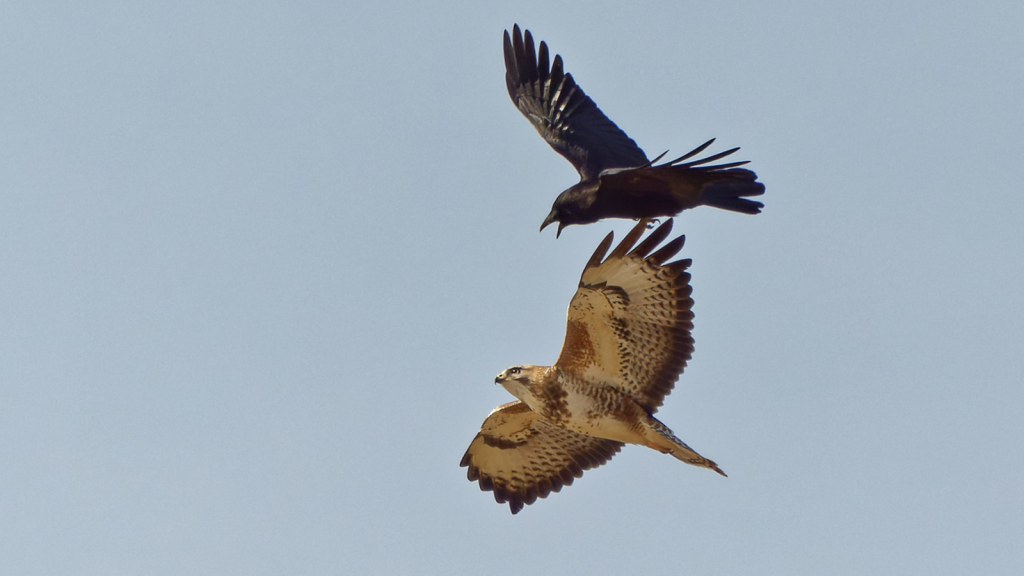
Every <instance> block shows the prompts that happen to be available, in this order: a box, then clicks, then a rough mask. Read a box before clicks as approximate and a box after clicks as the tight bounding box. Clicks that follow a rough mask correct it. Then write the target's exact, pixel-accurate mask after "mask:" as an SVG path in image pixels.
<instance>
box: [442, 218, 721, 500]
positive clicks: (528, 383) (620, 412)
mask: <svg viewBox="0 0 1024 576" xmlns="http://www.w3.org/2000/svg"><path fill="white" fill-rule="evenodd" d="M648 224H649V221H648V220H641V221H640V223H639V224H637V225H636V227H634V228H633V230H632V231H630V232H629V234H627V235H626V237H625V238H624V239H623V240H622V242H621V243H620V244H619V245H618V247H616V248H615V249H614V250H613V251H612V252H611V254H608V256H607V258H605V254H607V253H608V248H609V247H610V246H611V244H612V238H613V235H612V234H611V233H609V234H608V236H606V237H605V239H604V241H603V242H601V244H600V245H599V246H598V248H597V250H596V251H595V252H594V255H593V256H591V258H590V261H589V262H587V265H586V267H584V269H583V275H582V277H581V278H580V283H579V287H578V288H577V289H576V294H575V295H574V296H573V298H572V300H571V301H570V303H569V311H568V314H567V317H566V330H565V342H564V344H563V345H562V351H561V353H560V354H559V356H558V360H557V361H555V364H554V366H533V365H519V366H513V367H511V368H508V369H507V370H505V371H504V372H502V373H501V374H499V375H498V376H497V378H495V379H494V382H495V384H501V385H502V386H503V387H504V388H505V389H506V390H508V391H509V392H511V393H512V395H513V396H515V397H516V398H518V400H516V401H515V402H510V403H508V404H504V405H502V406H498V407H497V408H495V409H494V410H493V411H492V412H491V413H490V415H488V416H487V418H486V419H485V420H484V423H483V425H482V426H481V428H480V432H479V433H478V434H477V435H476V437H475V438H474V439H473V441H472V442H471V443H470V445H469V449H467V450H466V454H465V455H464V456H463V457H462V462H461V466H463V467H468V468H469V472H468V477H469V480H470V481H474V480H477V481H479V483H480V489H481V490H490V491H493V492H494V499H495V500H497V502H498V503H499V504H504V503H506V502H507V503H508V505H509V508H510V509H511V511H512V513H513V514H516V513H517V512H519V511H520V510H522V509H523V506H524V505H526V504H533V503H534V502H535V501H536V500H537V498H546V497H547V495H548V494H550V493H551V492H558V491H559V490H561V489H562V486H567V485H571V484H572V482H573V479H574V478H579V477H581V476H582V475H583V471H584V470H589V469H591V468H596V467H598V466H601V465H602V464H604V463H605V462H607V461H608V460H610V459H611V458H612V456H614V455H615V454H616V453H617V452H618V451H619V449H620V448H622V445H623V443H629V444H639V445H641V446H647V447H648V448H653V449H654V450H657V451H659V452H662V453H664V454H671V455H672V456H674V457H676V458H678V459H679V460H682V461H683V462H686V463H687V464H693V465H694V466H702V467H704V468H710V469H712V470H714V471H715V472H718V473H719V474H721V475H722V476H725V473H724V472H722V470H721V469H720V468H719V467H718V465H717V464H715V463H714V462H712V461H711V460H708V459H707V458H704V457H703V456H701V455H700V454H698V453H697V452H695V451H694V450H693V449H692V448H690V447H689V446H687V445H686V444H685V443H684V442H683V441H682V440H680V439H679V438H677V437H676V435H675V434H673V432H672V430H670V429H669V428H668V427H667V426H665V425H664V424H662V423H661V421H659V420H658V419H657V418H655V417H654V413H655V412H656V411H657V409H658V407H659V406H661V404H662V401H663V400H664V398H665V396H667V395H668V393H669V392H671V390H672V387H673V386H675V381H676V379H677V378H678V377H679V375H680V374H681V373H682V371H683V368H684V367H685V366H686V362H687V360H689V359H690V356H691V354H692V353H693V338H692V337H691V335H690V331H691V330H692V328H693V323H692V319H693V313H692V312H691V311H690V310H691V307H692V306H693V300H691V299H690V292H691V289H690V284H689V280H690V274H689V273H688V272H686V269H687V268H688V267H689V266H690V260H688V259H687V260H677V261H674V262H670V263H668V264H666V263H665V262H666V261H668V260H669V259H670V258H672V257H674V256H675V255H676V254H677V253H678V252H679V249H680V248H682V246H683V242H684V237H683V236H679V237H677V238H675V239H674V240H672V241H670V242H668V243H666V244H665V245H664V246H663V247H662V248H661V249H659V250H657V251H655V248H657V247H658V245H659V244H661V243H662V241H664V240H665V238H667V237H668V235H669V233H670V232H671V230H672V220H671V219H670V220H668V221H666V222H665V223H664V224H662V225H661V226H659V227H658V228H657V229H655V230H654V231H653V232H652V233H651V234H650V235H649V236H648V237H647V239H645V240H644V241H643V242H641V243H640V244H639V245H637V246H636V247H635V248H634V245H636V243H637V241H638V240H639V239H640V237H641V236H643V234H644V230H645V228H646V227H647V225H648Z"/></svg>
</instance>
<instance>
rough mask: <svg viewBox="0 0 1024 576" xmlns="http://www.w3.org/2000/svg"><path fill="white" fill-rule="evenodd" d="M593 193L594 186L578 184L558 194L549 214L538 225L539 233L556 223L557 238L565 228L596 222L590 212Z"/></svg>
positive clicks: (586, 183) (594, 191)
mask: <svg viewBox="0 0 1024 576" xmlns="http://www.w3.org/2000/svg"><path fill="white" fill-rule="evenodd" d="M595 193H596V186H594V185H593V184H591V183H590V182H580V183H579V184H577V185H575V186H573V187H572V188H569V189H568V190H566V191H564V192H562V193H561V194H559V195H558V198H555V203H554V204H553V205H552V206H551V213H550V214H548V217H547V218H545V219H544V223H543V224H541V225H540V229H541V231H543V230H544V228H546V227H547V226H548V225H549V224H551V223H553V222H558V232H557V233H556V234H555V238H558V237H559V236H560V235H561V234H562V229H563V228H565V227H566V226H572V225H573V224H591V223H593V222H597V221H598V219H599V218H595V217H594V216H593V215H592V214H591V212H592V211H591V210H590V207H591V206H592V205H593V204H594V197H595Z"/></svg>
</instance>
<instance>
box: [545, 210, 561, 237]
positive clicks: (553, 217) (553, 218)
mask: <svg viewBox="0 0 1024 576" xmlns="http://www.w3.org/2000/svg"><path fill="white" fill-rule="evenodd" d="M552 222H558V213H557V212H555V211H554V210H552V211H551V214H548V217H547V218H545V219H544V223H543V224H541V225H540V231H541V232H543V231H544V229H545V228H547V227H548V226H549V225H550V224H551V223H552ZM559 232H561V226H559ZM555 238H558V235H555Z"/></svg>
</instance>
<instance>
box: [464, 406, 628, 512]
mask: <svg viewBox="0 0 1024 576" xmlns="http://www.w3.org/2000/svg"><path fill="white" fill-rule="evenodd" d="M621 448H622V443H621V442H615V441H612V440H605V439H603V438H595V437H593V436H586V435H583V434H579V433H576V432H573V431H572V430H569V429H567V428H562V427H560V426H555V425H554V424H550V423H548V422H547V421H546V420H545V419H544V418H543V417H541V416H540V415H538V414H537V413H536V412H534V411H532V410H530V408H529V407H528V406H527V405H526V404H524V403H522V402H520V401H518V400H517V401H515V402H509V403H508V404H503V405H501V406H498V407H497V408H495V409H494V410H493V411H492V412H491V413H490V415H489V416H487V419H485V420H484V423H483V425H482V426H481V427H480V433H479V434H477V435H476V438H474V439H473V442H471V443H470V445H469V449H467V450H466V454H465V455H464V456H463V457H462V462H461V464H460V465H461V466H466V467H469V472H468V473H467V476H468V477H469V479H470V481H474V480H478V481H479V482H480V489H481V490H491V491H493V492H494V499H495V500H496V501H497V502H498V503H499V504H504V503H506V502H507V503H508V506H509V509H510V510H511V511H512V513H513V514H515V513H517V512H519V511H520V510H522V509H523V506H524V505H527V504H533V503H534V502H535V501H536V500H537V498H546V497H547V495H548V494H550V493H551V492H558V491H559V490H561V489H562V486H570V485H572V482H573V480H574V479H576V478H579V477H581V476H583V471H584V470H589V469H591V468H596V467H598V466H600V465H602V464H604V463H605V462H607V461H608V460H610V459H611V458H612V456H614V455H615V454H616V453H617V452H618V451H619V449H621Z"/></svg>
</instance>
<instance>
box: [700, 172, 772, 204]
mask: <svg viewBox="0 0 1024 576" xmlns="http://www.w3.org/2000/svg"><path fill="white" fill-rule="evenodd" d="M709 176H713V177H714V180H713V181H712V182H709V183H708V184H707V185H706V186H705V187H704V191H703V192H702V193H701V196H700V203H701V204H704V205H705V206H713V207H715V208H721V209H722V210H731V211H733V212H741V213H743V214H760V213H761V208H764V204H762V203H760V202H756V201H754V200H747V199H746V197H747V196H760V195H762V194H764V184H761V183H760V182H757V181H756V180H757V174H754V173H753V172H751V171H750V170H746V169H744V168H733V169H731V170H722V171H715V172H711V173H710V174H709Z"/></svg>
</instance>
